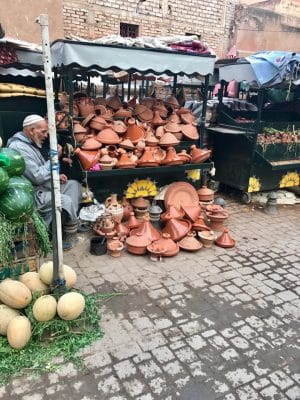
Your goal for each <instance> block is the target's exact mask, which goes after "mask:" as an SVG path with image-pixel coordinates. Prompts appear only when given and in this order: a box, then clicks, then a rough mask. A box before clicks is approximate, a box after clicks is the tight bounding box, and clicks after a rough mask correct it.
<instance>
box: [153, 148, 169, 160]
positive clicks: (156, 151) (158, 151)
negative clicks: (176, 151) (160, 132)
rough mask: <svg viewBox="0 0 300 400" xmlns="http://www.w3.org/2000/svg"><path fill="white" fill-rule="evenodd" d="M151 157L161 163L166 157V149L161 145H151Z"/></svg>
mask: <svg viewBox="0 0 300 400" xmlns="http://www.w3.org/2000/svg"><path fill="white" fill-rule="evenodd" d="M152 154H153V157H154V158H155V160H156V161H157V162H158V163H161V162H162V161H163V160H164V159H165V158H166V154H167V153H166V150H163V149H162V148H161V147H159V146H156V147H153V151H152Z"/></svg>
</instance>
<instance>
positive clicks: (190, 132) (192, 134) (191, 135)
mask: <svg viewBox="0 0 300 400" xmlns="http://www.w3.org/2000/svg"><path fill="white" fill-rule="evenodd" d="M180 127H181V132H182V133H183V135H184V136H185V137H186V138H187V139H191V140H198V139H199V132H198V130H197V127H196V126H195V125H194V124H187V125H180ZM191 155H192V154H191ZM192 158H193V156H192Z"/></svg>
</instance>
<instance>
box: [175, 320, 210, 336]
mask: <svg viewBox="0 0 300 400" xmlns="http://www.w3.org/2000/svg"><path fill="white" fill-rule="evenodd" d="M180 329H181V330H182V332H183V333H184V334H185V335H193V334H195V333H198V332H200V331H202V330H203V329H205V326H204V325H202V324H201V323H200V322H199V321H191V322H188V323H187V324H182V325H180Z"/></svg>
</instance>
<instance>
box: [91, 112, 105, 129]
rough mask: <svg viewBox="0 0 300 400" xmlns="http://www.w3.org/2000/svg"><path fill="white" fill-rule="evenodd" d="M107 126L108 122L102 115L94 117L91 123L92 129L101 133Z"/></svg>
mask: <svg viewBox="0 0 300 400" xmlns="http://www.w3.org/2000/svg"><path fill="white" fill-rule="evenodd" d="M105 125H106V121H105V119H104V118H102V117H101V116H100V115H97V116H95V117H93V118H92V119H91V121H90V123H89V126H90V128H93V129H95V130H96V131H101V129H103V128H104V127H105Z"/></svg>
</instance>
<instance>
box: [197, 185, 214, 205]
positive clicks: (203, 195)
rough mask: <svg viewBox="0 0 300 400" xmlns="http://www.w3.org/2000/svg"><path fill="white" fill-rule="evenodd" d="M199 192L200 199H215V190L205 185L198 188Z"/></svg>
mask: <svg viewBox="0 0 300 400" xmlns="http://www.w3.org/2000/svg"><path fill="white" fill-rule="evenodd" d="M197 193H198V197H199V200H200V201H213V199H214V195H215V193H214V191H213V190H211V189H209V188H208V187H207V186H205V185H204V186H202V188H200V189H198V190H197Z"/></svg>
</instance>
